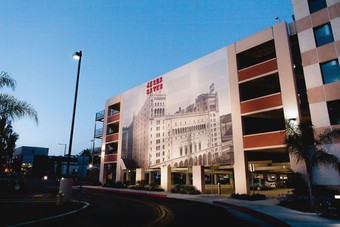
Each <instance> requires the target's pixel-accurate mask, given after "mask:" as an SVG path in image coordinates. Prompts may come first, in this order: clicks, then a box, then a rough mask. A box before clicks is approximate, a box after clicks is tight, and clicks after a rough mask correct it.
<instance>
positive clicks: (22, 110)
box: [0, 72, 38, 124]
mask: <svg viewBox="0 0 340 227" xmlns="http://www.w3.org/2000/svg"><path fill="white" fill-rule="evenodd" d="M5 86H6V87H9V88H12V89H13V90H15V87H16V81H15V80H14V79H13V78H12V77H11V76H10V75H9V73H7V72H1V73H0V88H3V87H5ZM27 116H28V117H32V118H33V119H34V120H35V122H36V123H37V124H38V114H37V111H36V110H35V109H34V108H33V107H32V105H31V104H29V103H27V102H25V101H21V100H18V99H17V98H15V97H14V96H12V95H9V94H4V93H1V94H0V117H1V118H6V119H7V120H12V121H14V120H17V119H20V118H22V117H27Z"/></svg>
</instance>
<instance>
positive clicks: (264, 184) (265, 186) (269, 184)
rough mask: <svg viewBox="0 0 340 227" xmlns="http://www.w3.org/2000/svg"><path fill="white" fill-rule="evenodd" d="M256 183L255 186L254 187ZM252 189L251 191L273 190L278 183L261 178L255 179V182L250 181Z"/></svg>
mask: <svg viewBox="0 0 340 227" xmlns="http://www.w3.org/2000/svg"><path fill="white" fill-rule="evenodd" d="M253 183H254V185H253ZM249 184H250V189H251V190H257V191H260V190H271V189H273V188H275V187H276V183H275V182H274V181H266V180H265V179H261V178H254V182H252V181H250V182H249Z"/></svg>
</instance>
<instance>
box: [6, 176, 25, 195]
mask: <svg viewBox="0 0 340 227" xmlns="http://www.w3.org/2000/svg"><path fill="white" fill-rule="evenodd" d="M23 188H24V176H23V175H22V174H21V173H16V172H0V191H1V192H18V191H22V190H23Z"/></svg>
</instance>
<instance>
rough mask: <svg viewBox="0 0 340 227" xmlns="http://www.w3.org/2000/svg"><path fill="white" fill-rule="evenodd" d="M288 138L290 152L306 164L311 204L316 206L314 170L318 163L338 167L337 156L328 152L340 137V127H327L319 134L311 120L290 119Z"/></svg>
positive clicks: (286, 141) (287, 143)
mask: <svg viewBox="0 0 340 227" xmlns="http://www.w3.org/2000/svg"><path fill="white" fill-rule="evenodd" d="M285 132H286V139H285V143H286V145H287V149H288V152H289V153H290V154H292V155H293V156H295V157H296V162H297V163H299V162H304V163H305V165H306V180H307V187H308V194H309V202H310V206H312V207H314V205H315V200H314V195H313V188H312V187H313V183H314V182H313V179H314V178H313V170H314V169H315V168H316V167H317V166H318V165H325V166H333V167H334V168H336V169H338V165H337V164H338V162H337V157H336V156H335V155H333V154H330V153H328V152H329V151H330V149H331V146H332V144H333V143H334V142H336V141H337V140H338V139H339V138H340V129H337V128H332V129H326V130H324V132H323V133H320V134H319V135H318V136H317V135H316V134H315V130H314V126H313V125H312V123H311V122H310V121H301V122H300V123H299V124H295V122H294V121H289V122H287V124H286V130H285Z"/></svg>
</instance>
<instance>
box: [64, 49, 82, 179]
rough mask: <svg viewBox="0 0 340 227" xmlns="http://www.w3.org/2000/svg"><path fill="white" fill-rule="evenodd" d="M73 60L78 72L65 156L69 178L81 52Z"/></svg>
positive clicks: (75, 54) (76, 53)
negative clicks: (76, 62) (75, 62)
mask: <svg viewBox="0 0 340 227" xmlns="http://www.w3.org/2000/svg"><path fill="white" fill-rule="evenodd" d="M73 58H74V59H77V60H78V72H77V82H76V91H75V95H74V104H73V116H72V125H71V133H70V143H69V147H68V156H67V169H66V174H67V176H70V162H71V151H72V140H73V129H74V119H75V116H76V107H77V96H78V84H79V75H80V65H81V58H82V51H79V52H75V53H74V54H73Z"/></svg>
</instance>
